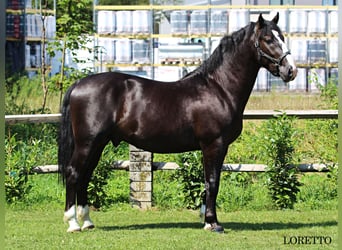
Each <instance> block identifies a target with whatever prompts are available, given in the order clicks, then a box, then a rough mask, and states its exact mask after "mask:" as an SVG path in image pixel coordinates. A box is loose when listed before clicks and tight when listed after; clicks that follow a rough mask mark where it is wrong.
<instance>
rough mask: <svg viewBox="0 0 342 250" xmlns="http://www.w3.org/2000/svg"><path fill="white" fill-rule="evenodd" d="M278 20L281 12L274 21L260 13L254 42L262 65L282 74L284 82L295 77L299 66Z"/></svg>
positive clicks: (277, 74) (274, 72) (276, 73)
mask: <svg viewBox="0 0 342 250" xmlns="http://www.w3.org/2000/svg"><path fill="white" fill-rule="evenodd" d="M278 20H279V13H277V15H276V16H275V17H274V18H273V20H272V21H266V20H265V19H264V18H263V17H262V15H261V14H260V15H259V18H258V21H257V23H256V25H255V29H254V34H255V36H254V41H253V42H254V46H255V49H256V54H257V58H258V62H259V63H260V65H261V66H262V67H265V68H266V69H267V70H268V71H270V72H271V73H272V74H273V75H275V76H280V77H281V79H283V81H284V82H289V81H292V80H293V79H295V77H296V75H297V68H296V65H295V63H294V60H293V58H292V56H291V53H290V51H289V50H288V48H287V46H286V44H285V42H284V36H283V34H282V32H281V31H280V29H279V27H278V26H277V23H278Z"/></svg>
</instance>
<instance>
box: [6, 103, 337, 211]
mask: <svg viewBox="0 0 342 250" xmlns="http://www.w3.org/2000/svg"><path fill="white" fill-rule="evenodd" d="M283 113H285V114H286V115H287V116H295V117H297V118H299V119H337V118H338V111H337V110H284V111H271V110H247V111H245V112H244V119H249V120H264V119H270V118H273V117H274V116H276V115H280V114H283ZM60 117H61V114H41V115H6V116H5V122H6V125H11V124H17V123H58V122H59V121H60ZM152 158H153V157H152V153H150V152H145V151H143V150H140V149H138V148H135V147H134V146H131V145H130V160H129V161H118V162H115V163H114V164H113V165H112V168H113V169H124V170H128V171H129V172H130V177H129V178H130V200H131V203H132V205H134V206H138V207H140V208H143V209H145V208H149V207H151V206H152V192H153V185H152V182H153V174H152V172H153V171H155V170H174V169H177V168H179V166H178V165H177V164H176V163H174V162H166V163H165V162H152ZM296 166H297V167H298V168H299V170H300V171H302V172H317V171H329V168H328V166H326V165H323V164H299V165H296ZM266 167H267V166H266V165H263V164H224V165H223V166H222V171H234V172H263V171H265V169H266ZM32 172H34V173H56V172H58V166H57V165H47V166H39V167H35V168H33V170H32Z"/></svg>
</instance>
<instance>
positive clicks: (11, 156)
mask: <svg viewBox="0 0 342 250" xmlns="http://www.w3.org/2000/svg"><path fill="white" fill-rule="evenodd" d="M20 144H21V145H20ZM25 149H28V147H26V146H25V145H22V143H20V142H19V141H17V140H16V136H15V135H14V136H12V137H11V138H9V139H5V150H6V167H5V192H6V201H7V202H8V203H13V202H16V201H19V200H23V199H24V198H25V196H26V195H27V194H28V192H29V191H30V189H31V185H30V184H29V183H28V176H29V173H30V168H31V164H32V162H33V161H34V159H32V155H31V154H30V152H27V151H26V150H25ZM32 153H33V152H32ZM33 155H34V154H33Z"/></svg>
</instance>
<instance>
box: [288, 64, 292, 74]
mask: <svg viewBox="0 0 342 250" xmlns="http://www.w3.org/2000/svg"><path fill="white" fill-rule="evenodd" d="M288 74H289V76H293V68H292V66H290V68H289V72H288Z"/></svg>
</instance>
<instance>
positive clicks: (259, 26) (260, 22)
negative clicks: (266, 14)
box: [257, 13, 265, 29]
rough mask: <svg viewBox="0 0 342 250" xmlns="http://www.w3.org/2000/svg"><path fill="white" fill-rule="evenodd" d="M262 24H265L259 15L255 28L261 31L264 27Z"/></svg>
mask: <svg viewBox="0 0 342 250" xmlns="http://www.w3.org/2000/svg"><path fill="white" fill-rule="evenodd" d="M264 24H265V19H264V18H263V17H262V14H261V13H260V15H259V18H258V22H257V26H258V28H259V29H261V28H262V27H263V26H264Z"/></svg>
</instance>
